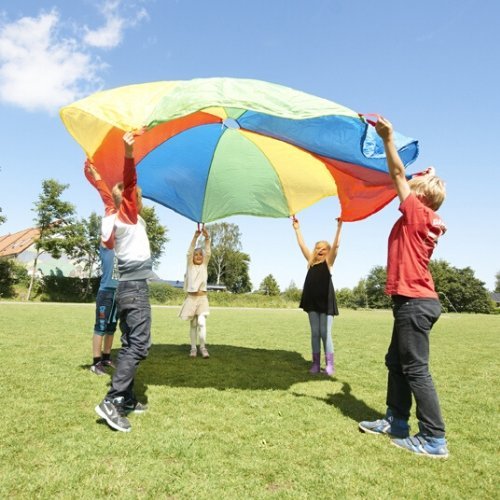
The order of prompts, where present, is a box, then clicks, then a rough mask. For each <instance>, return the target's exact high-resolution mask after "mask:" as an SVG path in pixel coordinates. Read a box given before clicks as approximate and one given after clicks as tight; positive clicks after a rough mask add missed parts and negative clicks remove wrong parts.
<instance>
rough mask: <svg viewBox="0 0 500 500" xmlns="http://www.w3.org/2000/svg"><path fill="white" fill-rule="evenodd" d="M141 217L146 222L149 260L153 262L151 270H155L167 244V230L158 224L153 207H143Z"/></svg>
mask: <svg viewBox="0 0 500 500" xmlns="http://www.w3.org/2000/svg"><path fill="white" fill-rule="evenodd" d="M141 217H142V218H143V219H144V221H145V222H146V232H147V234H148V238H149V245H150V247H151V260H152V261H153V268H157V267H158V264H159V261H160V257H161V256H162V255H163V252H164V247H165V245H166V243H168V240H169V239H168V236H167V233H168V229H167V228H166V227H165V226H163V225H161V224H160V221H159V219H158V216H157V214H156V210H155V207H146V206H143V207H142V210H141Z"/></svg>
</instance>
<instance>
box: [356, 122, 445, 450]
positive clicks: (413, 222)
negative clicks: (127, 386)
mask: <svg viewBox="0 0 500 500" xmlns="http://www.w3.org/2000/svg"><path fill="white" fill-rule="evenodd" d="M375 128H376V131H377V133H378V135H379V136H380V137H381V138H382V140H383V141H384V148H385V153H386V157H387V164H388V167H389V172H390V175H391V178H392V180H393V183H394V187H395V188H396V191H397V193H398V196H399V199H400V201H401V204H400V206H399V210H400V211H401V213H402V214H403V215H402V216H401V217H400V219H399V220H398V221H397V222H396V223H395V224H394V227H393V228H392V231H391V234H390V235H389V252H388V259H387V284H386V289H385V291H386V293H387V294H388V295H391V296H392V302H393V315H394V326H393V331H392V339H391V343H390V345H389V349H388V351H387V354H386V357H385V364H386V366H387V368H388V370H389V374H388V382H387V412H386V415H385V418H383V419H380V420H376V421H374V422H360V423H359V428H360V430H361V431H363V432H368V433H370V434H389V435H391V436H392V437H393V438H394V439H392V443H393V444H394V445H396V446H398V447H400V448H403V449H406V450H409V451H411V452H413V453H416V454H419V455H424V456H428V457H434V458H447V457H448V448H447V443H446V438H445V428H444V422H443V417H442V416H441V409H440V407H439V400H438V397H437V393H436V390H435V388H434V383H433V381H432V377H431V374H430V372H429V335H430V331H431V328H432V326H433V325H434V323H435V322H436V321H437V320H438V318H439V316H440V314H441V305H440V303H439V299H438V295H437V293H436V291H435V290H434V282H433V280H432V276H431V274H430V272H429V267H428V266H429V261H430V259H431V256H432V252H433V250H434V248H435V246H436V244H437V240H438V238H439V236H441V235H442V234H443V233H444V232H445V231H446V228H445V226H444V223H443V221H442V220H441V218H440V217H439V216H438V215H437V214H436V213H435V211H436V210H437V209H438V208H439V207H440V206H441V204H442V202H443V201H444V198H445V196H446V192H445V187H444V183H443V181H442V180H441V179H439V177H436V175H434V169H433V168H429V169H428V170H427V171H426V172H424V174H423V175H418V176H415V177H414V178H413V179H411V180H410V181H408V180H407V178H406V174H405V168H404V165H403V163H402V161H401V159H400V157H399V155H398V152H397V149H396V146H395V145H394V141H393V129H392V125H391V123H390V122H389V121H387V120H385V119H384V118H382V117H380V116H379V118H378V122H377V124H376V127H375ZM412 395H413V397H414V398H415V403H416V407H417V419H418V426H419V432H418V434H416V435H415V436H414V437H409V429H410V428H409V425H408V420H409V418H410V409H411V404H412Z"/></svg>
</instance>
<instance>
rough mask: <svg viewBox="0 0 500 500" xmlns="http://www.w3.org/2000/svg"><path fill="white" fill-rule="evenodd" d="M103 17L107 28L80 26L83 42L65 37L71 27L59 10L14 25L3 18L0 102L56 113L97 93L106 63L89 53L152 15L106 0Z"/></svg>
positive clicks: (109, 44)
mask: <svg viewBox="0 0 500 500" xmlns="http://www.w3.org/2000/svg"><path fill="white" fill-rule="evenodd" d="M120 11H121V12H122V13H120ZM101 13H102V15H103V16H104V18H105V20H106V22H105V25H104V26H103V27H101V28H99V29H96V30H90V29H89V28H88V27H86V26H84V27H83V28H81V27H80V28H78V27H77V28H76V31H79V32H80V34H82V29H83V32H84V35H83V39H79V38H78V37H77V35H76V34H74V33H72V34H71V35H69V36H65V35H63V33H62V32H63V30H64V29H65V28H67V26H66V24H65V23H64V22H62V21H61V19H60V15H59V12H58V11H57V10H56V9H53V10H51V11H50V12H42V13H40V14H39V15H38V16H37V17H22V18H20V19H18V20H17V21H14V22H10V23H9V22H8V21H7V19H6V18H5V16H0V102H2V101H3V102H6V103H9V104H12V105H15V106H19V107H21V108H23V109H26V110H29V111H48V112H50V113H54V112H57V110H58V109H59V108H60V107H61V106H64V105H66V104H68V103H71V102H72V101H75V100H76V99H79V98H81V97H83V96H85V95H88V94H89V93H91V92H95V91H97V90H99V88H101V87H102V86H103V82H102V79H101V77H100V73H101V71H102V70H103V69H104V68H105V67H107V65H106V64H105V63H103V62H101V60H100V59H99V57H98V56H97V55H95V54H94V53H92V52H91V50H92V49H95V48H101V49H102V48H106V49H110V48H113V47H116V46H118V45H119V44H120V43H121V41H122V40H123V35H124V30H125V29H126V28H128V27H133V26H135V25H137V24H138V23H139V22H140V21H142V20H143V19H146V18H147V17H148V14H147V12H146V10H145V9H143V8H138V9H136V8H135V6H134V4H132V3H127V4H126V5H122V1H121V0H106V1H105V2H104V4H103V5H102V7H101Z"/></svg>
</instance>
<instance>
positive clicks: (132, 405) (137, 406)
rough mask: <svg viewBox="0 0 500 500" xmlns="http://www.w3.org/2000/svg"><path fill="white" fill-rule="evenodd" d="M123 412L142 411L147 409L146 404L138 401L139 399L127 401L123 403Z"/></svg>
mask: <svg viewBox="0 0 500 500" xmlns="http://www.w3.org/2000/svg"><path fill="white" fill-rule="evenodd" d="M123 409H124V410H125V413H127V414H128V413H144V412H145V411H148V409H149V408H148V405H147V404H145V403H139V401H128V402H127V403H125V404H124V405H123Z"/></svg>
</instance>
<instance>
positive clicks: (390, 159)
mask: <svg viewBox="0 0 500 500" xmlns="http://www.w3.org/2000/svg"><path fill="white" fill-rule="evenodd" d="M375 130H376V131H377V134H378V135H379V136H380V137H381V138H382V140H383V141H384V149H385V155H386V157H387V166H388V167H389V173H390V175H391V179H392V182H393V183H394V187H395V189H396V192H397V193H398V196H399V200H400V201H401V202H403V201H405V200H406V198H408V195H409V194H410V192H411V191H410V186H409V184H408V181H407V180H406V174H405V167H404V165H403V162H402V161H401V158H400V157H399V154H398V151H397V149H396V146H395V144H394V140H393V128H392V124H391V122H389V121H388V120H386V119H385V118H383V117H381V116H379V117H378V121H377V124H376V126H375Z"/></svg>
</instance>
